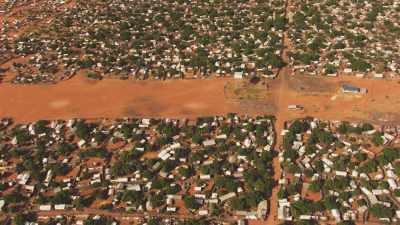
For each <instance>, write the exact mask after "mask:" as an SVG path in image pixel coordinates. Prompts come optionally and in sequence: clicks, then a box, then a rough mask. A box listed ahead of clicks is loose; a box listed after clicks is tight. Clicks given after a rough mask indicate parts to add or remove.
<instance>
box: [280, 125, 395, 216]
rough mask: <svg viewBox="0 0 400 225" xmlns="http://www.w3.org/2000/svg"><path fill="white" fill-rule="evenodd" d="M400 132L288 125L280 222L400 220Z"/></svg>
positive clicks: (390, 128) (282, 159)
mask: <svg viewBox="0 0 400 225" xmlns="http://www.w3.org/2000/svg"><path fill="white" fill-rule="evenodd" d="M398 128H399V127H396V126H373V125H371V124H369V123H349V122H341V121H323V120H318V119H315V118H305V119H296V120H294V121H288V123H287V124H286V128H285V129H284V130H282V133H281V135H282V136H284V141H283V146H282V148H283V151H282V152H280V153H279V161H280V162H281V167H282V168H283V175H282V178H281V179H280V180H279V185H280V190H279V193H278V198H279V201H278V205H279V209H278V217H279V219H281V220H285V221H308V222H310V223H309V224H315V223H317V222H318V221H320V222H321V221H325V222H329V221H330V222H333V223H338V224H348V223H349V221H353V222H361V223H367V222H377V223H386V222H387V223H394V222H397V221H399V219H400V208H399V206H400V204H399V202H400V187H399V186H398V185H399V182H400V180H399V175H400V161H399V159H400V151H399V149H398V144H399V139H398Z"/></svg>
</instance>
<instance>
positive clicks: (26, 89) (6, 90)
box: [0, 77, 235, 122]
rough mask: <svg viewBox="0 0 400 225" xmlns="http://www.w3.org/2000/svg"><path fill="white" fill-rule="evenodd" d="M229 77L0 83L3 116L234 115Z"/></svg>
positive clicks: (29, 117) (19, 119)
mask: <svg viewBox="0 0 400 225" xmlns="http://www.w3.org/2000/svg"><path fill="white" fill-rule="evenodd" d="M226 81H227V80H226V79H212V80H179V81H121V80H105V81H99V82H94V81H88V80H86V79H85V78H80V77H75V78H73V79H72V80H69V81H65V82H61V83H59V84H57V85H32V86H22V85H12V84H9V83H4V84H0V117H13V118H14V119H15V120H17V121H21V122H23V121H33V120H38V119H68V118H72V117H81V118H101V117H108V118H117V117H125V116H130V117H139V116H143V117H197V116H204V115H215V114H226V113H228V112H233V111H235V107H234V106H233V104H230V103H228V102H227V101H226V100H225V98H224V88H223V87H224V84H225V82H226Z"/></svg>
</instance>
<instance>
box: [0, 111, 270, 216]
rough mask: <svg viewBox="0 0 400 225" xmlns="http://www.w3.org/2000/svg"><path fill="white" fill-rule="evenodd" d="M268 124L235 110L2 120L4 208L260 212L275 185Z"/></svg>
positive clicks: (264, 213) (196, 213) (0, 147)
mask: <svg viewBox="0 0 400 225" xmlns="http://www.w3.org/2000/svg"><path fill="white" fill-rule="evenodd" d="M273 121H274V118H273V117H270V116H263V117H261V116H259V117H257V118H251V117H242V118H241V117H238V116H236V115H234V114H229V115H228V116H227V117H222V116H218V117H207V118H206V117H205V118H198V119H197V120H171V119H120V120H115V121H114V120H113V121H109V120H103V121H94V122H90V121H85V120H76V119H71V120H68V121H61V120H59V121H46V120H40V121H37V122H34V123H28V124H13V123H12V120H11V119H3V120H2V121H1V144H0V151H1V159H0V163H1V176H0V187H1V194H0V196H1V197H0V198H1V200H0V206H1V208H0V210H2V211H3V212H9V213H14V212H22V211H33V212H43V211H52V210H55V211H56V212H57V211H59V212H60V214H62V213H61V212H62V210H67V209H73V210H85V209H87V208H91V209H101V210H110V211H113V212H118V211H126V212H141V213H144V212H157V213H159V214H166V215H168V214H172V215H173V214H176V215H180V214H182V215H191V217H192V218H193V219H196V218H198V217H207V218H214V217H217V218H218V221H224V219H228V218H230V217H232V216H233V217H234V218H238V219H265V218H266V216H267V209H268V201H267V200H268V198H269V197H270V195H271V190H272V188H273V187H274V185H275V181H274V179H273V174H274V173H273V167H272V163H271V162H272V159H273V158H274V156H275V155H276V154H275V152H274V151H273V147H274V141H275V132H274V127H273ZM60 210H61V211H60ZM189 218H190V217H189ZM228 221H230V220H229V219H228ZM31 222H34V221H31Z"/></svg>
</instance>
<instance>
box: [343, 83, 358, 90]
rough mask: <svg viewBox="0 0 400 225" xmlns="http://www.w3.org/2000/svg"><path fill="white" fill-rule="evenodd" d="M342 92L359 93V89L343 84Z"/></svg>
mask: <svg viewBox="0 0 400 225" xmlns="http://www.w3.org/2000/svg"><path fill="white" fill-rule="evenodd" d="M342 88H343V90H345V91H355V92H359V91H360V88H358V87H356V86H353V85H351V84H343V86H342Z"/></svg>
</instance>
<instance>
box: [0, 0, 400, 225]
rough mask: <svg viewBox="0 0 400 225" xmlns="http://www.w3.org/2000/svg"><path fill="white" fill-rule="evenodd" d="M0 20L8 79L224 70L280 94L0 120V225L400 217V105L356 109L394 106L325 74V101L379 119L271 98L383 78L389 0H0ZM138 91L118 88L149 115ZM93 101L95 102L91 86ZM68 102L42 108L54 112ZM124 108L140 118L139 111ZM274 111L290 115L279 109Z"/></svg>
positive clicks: (399, 67) (396, 16) (183, 75)
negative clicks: (240, 106) (230, 109)
mask: <svg viewBox="0 0 400 225" xmlns="http://www.w3.org/2000/svg"><path fill="white" fill-rule="evenodd" d="M0 24H1V25H0V82H1V80H2V79H3V77H6V78H7V81H10V83H11V84H6V85H8V86H13V87H15V86H16V84H42V83H51V84H55V83H57V82H59V81H63V80H67V79H70V78H72V77H73V76H81V75H83V76H85V77H86V78H87V79H85V82H87V81H89V82H87V83H85V85H89V84H94V85H93V86H95V85H96V84H98V83H99V82H96V81H93V80H102V79H104V78H108V77H112V78H118V79H121V80H146V79H156V80H165V79H187V78H190V79H192V78H197V79H202V78H209V77H233V78H235V79H237V80H243V79H244V80H246V79H248V80H249V81H250V82H249V85H250V86H251V85H253V87H254V86H256V85H258V86H263V88H264V86H265V87H266V88H265V89H263V90H265V91H270V93H269V94H271V93H272V91H276V93H279V96H278V97H277V98H276V99H274V100H276V102H274V103H273V104H271V105H269V106H270V107H271V108H273V109H272V110H271V111H272V112H274V113H271V114H273V116H240V115H236V114H234V113H230V114H228V115H226V116H208V117H206V116H204V115H203V114H202V113H204V111H207V110H209V109H208V108H206V109H204V108H203V110H200V109H202V108H201V107H202V106H201V104H200V106H199V104H185V107H186V108H185V107H182V109H183V110H182V111H183V112H179V113H186V114H190V115H196V116H198V114H201V115H202V116H200V117H196V118H191V119H182V118H180V119H177V118H175V117H171V118H174V119H170V118H166V117H162V118H151V117H149V115H147V117H146V116H145V115H144V116H143V117H137V118H120V119H99V118H97V119H87V118H73V116H71V117H67V118H68V119H65V118H64V119H65V120H45V118H44V119H43V120H38V121H30V122H25V123H19V122H15V121H14V119H15V118H12V116H13V115H10V116H11V117H10V118H4V119H0V211H1V212H2V213H0V222H1V223H2V224H15V225H39V224H46V225H67V224H78V225H124V224H143V225H150V224H151V225H156V224H171V225H172V224H173V225H178V224H179V225H194V224H196V225H197V224H198V225H205V224H224V225H227V224H238V225H245V224H260V223H261V224H277V223H282V224H285V225H289V224H295V225H305V224H312V225H313V224H339V225H352V224H356V223H370V224H381V223H399V222H400V187H399V186H398V185H400V183H399V182H400V180H399V176H400V161H399V159H400V151H399V139H398V130H399V128H400V127H398V126H397V125H396V122H390V123H389V122H388V121H398V118H397V117H398V116H399V115H398V114H396V112H390V113H388V112H387V111H390V110H387V108H385V110H382V111H379V110H377V111H376V112H377V113H376V114H373V112H374V113H375V111H373V112H372V111H371V110H370V109H368V110H364V111H363V110H360V109H359V108H360V107H359V106H360V105H357V104H355V103H354V102H355V101H358V99H360V100H359V101H361V99H362V100H364V103H363V104H362V105H361V106H364V105H368V107H369V108H371V106H373V107H377V106H382V105H386V106H387V105H390V104H389V103H392V104H393V105H392V107H389V108H388V109H393V106H394V107H395V106H396V105H397V104H399V102H398V101H397V99H394V100H392V99H393V98H392V96H393V95H392V94H393V93H387V92H388V90H385V93H384V94H382V93H380V94H379V95H378V94H377V93H376V92H377V89H374V88H372V89H371V85H368V88H366V87H367V86H365V83H364V85H356V84H353V82H345V79H340V78H335V79H339V80H338V82H337V83H338V84H339V83H340V84H339V86H340V90H335V94H334V95H333V96H332V97H330V96H329V97H330V100H329V101H331V102H334V101H336V100H337V99H338V98H339V100H338V101H339V104H343V105H344V104H345V102H347V105H351V110H350V109H348V110H344V111H345V112H350V111H351V112H359V113H364V114H365V113H369V114H366V115H367V117H368V116H371V115H373V116H374V117H379V116H381V115H383V114H385V118H383V117H382V118H380V119H382V121H386V125H378V124H373V123H367V122H357V123H355V122H347V121H333V120H322V119H317V118H312V117H304V118H303V117H302V116H300V115H303V114H306V115H303V116H307V115H308V114H309V113H311V112H312V111H313V110H312V109H317V110H316V111H314V113H316V112H319V111H318V110H321V111H331V110H332V109H329V107H330V106H331V105H329V104H323V105H318V102H313V104H312V105H310V104H307V105H301V104H302V102H301V104H299V103H298V102H291V103H290V105H289V106H287V105H285V108H284V109H283V108H282V104H283V103H285V104H286V103H288V102H287V100H285V99H284V97H285V96H283V94H284V93H283V92H285V91H286V89H285V88H288V89H287V90H291V89H290V88H292V89H294V90H298V91H293V92H291V93H289V94H290V95H291V98H288V99H290V100H293V99H296V100H297V101H302V100H304V99H300V98H301V96H303V95H304V96H306V95H308V96H307V97H308V99H314V100H315V99H317V97H315V96H318V95H320V96H322V95H325V97H326V96H328V95H330V94H332V93H331V92H330V91H328V89H329V88H328V87H322V88H321V87H320V86H323V85H321V84H328V83H324V82H323V80H322V79H319V80H317V79H316V78H315V77H312V76H316V75H321V76H327V77H337V76H342V75H349V76H355V77H358V78H374V79H382V78H398V74H399V73H400V61H399V60H400V57H399V56H400V47H399V46H400V42H399V41H400V39H399V37H400V1H399V0H381V1H374V0H363V1H354V0H338V1H334V0H321V1H317V0H286V1H284V0H251V1H249V0H230V1H228V0H194V1H188V0H166V1H161V0H149V1H144V0H112V1H111V0H108V1H107V0H85V1H82V0H76V1H75V0H37V1H33V2H32V1H30V0H4V1H3V2H2V3H0ZM282 71H283V72H282ZM292 72H293V73H292ZM292 75H293V77H291V78H288V79H275V80H279V82H280V83H279V84H280V85H281V86H280V87H279V88H276V87H275V86H276V85H275V86H274V88H275V89H268V88H269V85H271V86H273V83H272V82H267V81H265V80H262V82H259V81H260V80H261V78H275V77H276V76H292ZM302 75H306V76H307V79H309V80H307V82H301V81H302V79H296V78H300V77H303V78H306V77H305V76H302ZM286 78H287V77H286ZM310 79H311V80H312V81H316V82H315V83H314V84H312V83H311V80H310ZM326 79H329V78H326ZM226 80H228V79H226ZM237 80H236V81H235V82H237V83H239V82H240V81H237ZM355 80H358V79H357V78H355ZM206 81H210V82H212V83H217V82H216V79H208V80H206ZM219 81H220V82H221V81H223V82H224V81H225V80H224V79H219ZM229 81H232V80H231V79H229ZM353 81H354V80H353ZM358 81H360V80H358ZM363 81H366V80H363ZM121 82H123V83H127V81H121ZM151 82H154V81H151ZM174 82H179V81H174ZM194 82H196V85H199V86H201V87H202V88H203V86H206V85H205V84H206V83H201V82H200V81H199V80H196V81H194ZM319 82H321V84H320V83H319ZM368 82H369V81H368ZM377 82H382V81H377ZM387 82H390V83H391V84H392V83H395V82H392V81H387ZM162 83H168V82H162ZM316 83H318V85H319V86H318V85H315V84H316ZM354 83H355V82H354ZM136 84H138V85H141V86H143V87H144V86H146V83H144V81H141V82H137V83H136ZM174 84H175V83H174ZM181 84H186V85H187V83H184V82H182V83H181ZM368 84H370V83H368ZM0 85H3V84H0ZM249 85H246V87H249ZM38 86H39V85H38ZM50 86H52V87H54V86H55V85H48V86H46V87H47V88H49V87H50ZM72 86H73V85H72ZM178 86H179V85H178ZM239 86H240V85H239ZM286 86H288V87H286ZM317 86H318V87H317ZM21 87H23V88H26V86H21ZM31 87H32V86H31ZM39 87H41V88H43V87H44V86H39ZM68 87H71V86H68ZM75 87H77V86H75ZM79 87H81V86H79ZM129 87H133V86H129ZM152 87H153V86H152ZM155 87H161V86H157V85H156V86H155ZM224 87H226V86H224ZM390 87H391V89H390V90H394V88H396V87H395V86H390ZM393 87H394V88H393ZM147 88H149V86H147ZM179 88H180V86H179ZM185 88H188V87H187V86H186V87H185ZM318 88H320V89H322V90H323V91H321V93H322V94H321V93H317V92H318V91H315V90H314V89H318ZM144 89H145V88H144ZM144 89H135V91H138V90H142V91H143V90H144ZM189 89H190V88H189ZM277 89H279V91H277ZM7 90H8V89H7ZM18 90H22V89H18ZM31 90H34V89H31ZM48 90H49V89H47V91H48ZM108 90H111V89H108ZM170 90H171V89H166V90H164V92H165V91H167V92H172V91H170ZM196 90H197V89H196ZM202 90H203V91H205V92H206V89H202ZM249 90H250V89H246V90H244V91H243V92H249V93H250V94H249V95H246V96H252V95H251V94H254V93H251V91H249ZM379 90H380V89H379ZM45 91H46V90H45ZM102 91H104V89H103V90H102ZM235 91H236V92H237V93H239V92H240V91H238V89H235ZM235 91H234V92H235ZM370 91H371V92H373V93H375V94H373V95H372V96H371V94H370ZM55 92H57V91H55ZM55 92H49V93H55ZM253 92H255V91H254V90H253ZM332 92H333V91H332ZM389 92H390V91H389ZM13 93H14V92H13ZM67 93H69V92H67ZM161 93H162V92H161ZM213 93H214V92H213ZM215 93H222V91H221V92H215ZM215 93H214V95H217V94H215ZM260 93H264V92H260ZM46 94H47V95H48V93H46ZM96 94H97V92H96ZM196 94H198V93H196ZM209 94H210V93H209ZM286 94H287V93H286ZM381 94H382V96H380V95H381ZM9 95H10V94H9ZM174 95H176V96H178V97H182V95H181V94H179V93H175V92H174ZM189 95H191V96H190V97H192V95H193V93H190V94H189ZM368 95H370V96H368ZM22 96H23V95H22ZM38 96H43V93H41V94H40V95H38ZM57 96H58V95H57ZM99 96H100V94H99ZM143 96H144V97H142V98H132V99H134V101H139V100H140V101H145V102H150V104H153V107H149V109H148V110H147V111H146V112H145V113H149V112H150V111H151V112H152V113H154V111H157V112H159V111H161V109H160V108H157V107H158V106H157V107H154V105H155V104H156V102H157V101H156V100H155V96H156V94H155V95H147V93H146V94H144V95H143ZM146 96H153V99H150V100H149V99H147V98H146ZM176 96H174V97H176ZM282 96H283V97H282ZM304 96H303V97H304ZM394 96H395V94H394ZM6 97H7V98H8V96H6ZM69 97H71V96H69ZM96 97H97V96H96ZM101 97H104V99H103V100H105V101H109V99H108V98H107V96H106V94H105V95H104V96H101ZM220 97H221V96H220ZM314 97H315V98H314ZM325 97H324V99H327V98H325ZM367 97H368V98H367ZM221 98H222V97H221ZM225 98H226V96H225ZM240 98H243V96H241V97H240ZM383 98H384V99H385V100H383ZM10 99H11V100H10V101H8V102H11V103H13V102H14V104H15V105H18V104H20V103H18V104H17V102H16V100H15V99H21V98H10ZM50 99H52V98H50ZM132 99H130V100H132ZM214 99H217V100H215V101H220V98H216V97H215V98H214ZM267 99H268V100H267ZM270 99H272V98H266V99H264V100H265V102H267V101H269V100H270ZM389 99H390V101H389ZM24 100H26V99H24ZM161 100H164V101H165V99H161ZM191 100H193V99H191ZM241 100H243V99H239V100H238V101H239V102H240V101H241ZM45 101H46V100H45ZM194 101H196V100H194ZM379 101H380V103H378V102H379ZM348 102H350V103H348ZM382 102H383V103H382ZM35 103H36V104H37V102H35ZM69 103H70V102H69V99H67V100H63V99H62V100H60V101H55V102H50V103H48V102H46V105H50V106H51V108H52V109H54V111H57V110H58V111H62V110H64V109H65V108H66V107H68V106H69ZM180 103H181V102H180ZM23 104H24V106H26V105H30V104H27V103H26V101H23ZM212 104H215V102H212ZM256 104H260V102H256ZM339 104H338V105H339ZM15 105H14V107H16V106H15ZM139 105H140V104H139ZM164 105H168V102H167V103H165V102H163V105H161V106H164ZM188 105H189V106H188ZM30 106H31V105H30ZM272 106H274V107H272ZM305 106H306V107H305ZM335 106H336V105H335ZM2 107H3V105H2ZM6 107H13V105H12V104H9V105H7V106H6ZM97 107H99V108H102V107H103V108H106V107H104V106H102V107H101V106H97ZM307 107H308V108H307ZM36 108H40V107H36ZM71 108H72V109H71V111H68V113H67V114H68V115H70V114H74V115H76V114H75V113H76V111H79V109H75V108H74V107H71ZM77 108H79V107H77ZM125 108H126V109H128V110H126V111H129V114H132V113H136V114H139V115H143V114H145V113H144V112H139V111H140V108H139V107H138V108H139V109H136V108H135V109H133V108H131V107H128V106H126V107H125ZM125 108H124V109H125ZM188 108H189V109H190V110H192V111H196V113H197V114H193V113H190V112H191V111H190V112H189V110H188ZM214 108H217V106H215V107H214ZM320 108H321V109H320ZM30 110H32V109H30ZM41 110H42V111H43V109H41ZM109 110H110V111H111V109H109ZM135 110H137V112H136V111H135ZM218 110H220V109H218ZM218 110H216V111H218ZM225 110H226V109H225ZM284 110H285V111H284ZM334 110H335V112H337V111H339V110H340V109H337V108H335V109H334ZM16 111H20V109H18V110H16ZM133 111H135V112H133ZM286 111H287V112H286ZM6 112H14V111H6ZM101 112H102V113H104V111H101ZM212 112H213V113H214V111H212ZM275 112H276V114H279V115H276V114H275ZM41 113H42V112H40V115H41V117H42V114H41ZM114 113H115V112H114ZM127 113H128V112H125V113H124V115H125V114H127ZM174 113H176V112H175V111H174ZM207 113H208V114H207V115H210V114H212V113H211V112H210V111H207ZM11 114H12V113H11ZM24 114H27V113H25V112H24ZM34 114H35V115H37V113H36V112H35V113H34ZM49 114H51V115H53V116H54V117H53V118H57V119H59V118H58V117H57V116H55V114H56V113H55V112H53V111H52V112H50V113H49ZM49 114H46V115H49ZM136 114H135V115H136ZM258 114H260V113H258ZM264 114H266V113H264ZM283 114H284V115H283ZM389 114H390V115H389ZM57 115H59V114H57ZM63 115H64V114H63ZM95 115H98V114H95ZM112 115H114V114H112ZM156 115H158V114H156ZM163 115H164V114H163ZM217 115H218V114H217ZM282 115H283V116H282ZM288 115H289V117H290V118H291V119H292V118H300V117H301V119H294V120H290V121H286V120H288V119H286V117H287V116H288ZM294 115H296V116H297V117H294ZM14 116H15V114H14ZM103 116H104V115H103ZM275 116H279V118H280V120H279V123H278V122H277V120H276V118H275ZM347 116H349V118H353V117H352V115H347ZM365 117H366V116H365V115H363V116H362V117H360V118H364V119H365ZM388 117H393V118H392V119H391V120H389V119H388ZM23 118H25V117H23ZM27 118H29V117H27ZM69 118H71V119H69ZM118 118H119V117H118ZM277 118H278V117H277ZM282 118H285V120H282ZM357 118H358V117H357ZM372 121H381V120H379V119H376V118H374V119H372ZM382 121H381V122H382ZM278 127H279V128H283V129H282V130H281V129H279V130H276V129H277V128H278ZM277 134H278V135H277ZM278 149H279V151H277V150H278Z"/></svg>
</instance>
